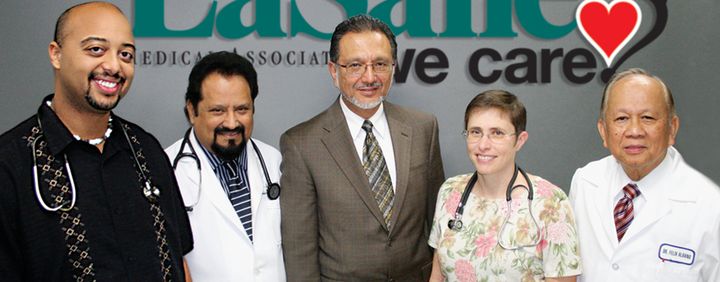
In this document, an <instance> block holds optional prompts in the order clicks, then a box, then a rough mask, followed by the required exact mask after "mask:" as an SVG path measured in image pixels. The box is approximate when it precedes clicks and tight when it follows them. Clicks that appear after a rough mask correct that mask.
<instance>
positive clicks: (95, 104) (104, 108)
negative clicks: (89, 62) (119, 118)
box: [85, 73, 125, 112]
mask: <svg viewBox="0 0 720 282" xmlns="http://www.w3.org/2000/svg"><path fill="white" fill-rule="evenodd" d="M95 76H96V74H95V73H91V74H90V76H89V77H88V79H89V81H90V82H91V83H92V81H93V80H94V79H95ZM116 77H118V78H119V76H118V75H117V74H116ZM118 85H125V78H120V79H119V80H118ZM121 91H122V90H121ZM122 97H123V95H122V94H118V98H117V100H115V102H111V103H105V104H103V103H100V102H99V101H97V100H95V98H93V97H92V96H91V95H90V87H88V90H87V91H86V92H85V101H87V103H88V105H90V107H92V108H93V109H95V110H98V111H100V112H109V111H112V110H113V109H114V108H115V107H117V105H118V103H120V99H122Z"/></svg>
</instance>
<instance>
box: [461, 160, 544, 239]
mask: <svg viewBox="0 0 720 282" xmlns="http://www.w3.org/2000/svg"><path fill="white" fill-rule="evenodd" d="M518 171H519V172H520V173H521V174H522V176H523V177H524V178H525V181H526V182H527V184H528V186H525V185H522V184H518V185H515V186H513V184H514V183H515V180H516V179H517V176H518ZM477 179H478V173H477V171H476V172H475V173H473V175H472V177H470V181H468V184H467V185H466V186H465V190H463V194H462V197H461V198H460V203H458V206H457V208H456V209H455V215H454V216H453V218H452V219H450V220H449V221H448V228H450V229H451V230H453V231H460V230H462V228H463V222H462V214H463V210H464V209H465V204H467V201H468V198H469V197H470V192H472V189H473V187H474V186H475V182H477ZM516 188H524V189H525V190H527V191H528V196H527V200H528V211H529V213H530V217H531V218H532V221H533V223H535V227H536V230H537V236H535V240H534V241H533V242H532V243H530V244H526V245H521V246H516V247H508V246H507V245H506V244H504V243H503V242H502V237H503V236H501V234H503V231H504V230H505V226H506V225H507V223H508V221H509V220H510V214H511V213H512V205H511V203H512V197H511V194H512V191H513V190H515V189H516ZM532 200H533V186H532V182H530V178H529V177H528V176H527V174H526V173H525V171H524V170H522V169H521V168H520V167H518V166H517V165H515V172H514V173H513V176H512V178H511V179H510V182H509V183H508V185H507V189H506V190H505V201H506V202H507V208H508V212H507V216H506V217H505V222H503V224H502V226H501V227H500V232H498V234H497V237H498V238H497V242H498V245H500V247H502V248H503V249H506V250H517V249H520V248H524V247H532V246H536V245H537V244H538V243H540V226H539V225H538V223H537V220H535V216H534V215H533V213H532Z"/></svg>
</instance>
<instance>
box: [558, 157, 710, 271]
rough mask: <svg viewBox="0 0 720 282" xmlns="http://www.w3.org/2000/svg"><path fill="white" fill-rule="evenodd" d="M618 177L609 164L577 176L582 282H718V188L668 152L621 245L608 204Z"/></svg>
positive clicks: (573, 194)
mask: <svg viewBox="0 0 720 282" xmlns="http://www.w3.org/2000/svg"><path fill="white" fill-rule="evenodd" d="M618 173H624V172H623V171H622V169H620V168H619V163H618V162H617V161H616V159H615V158H614V157H612V156H608V157H606V158H604V159H601V160H598V161H594V162H591V163H589V164H588V165H586V166H585V167H583V168H580V169H578V170H577V171H576V172H575V175H574V176H573V180H572V185H571V188H570V202H571V204H572V205H573V208H574V210H575V216H576V223H577V227H578V233H579V236H580V256H581V257H582V263H583V274H582V275H581V276H580V281H613V282H614V281H633V282H638V281H720V280H718V279H720V276H719V275H720V188H718V186H717V185H716V184H715V183H713V182H712V181H711V180H709V179H708V178H707V177H705V176H704V175H702V174H701V173H700V172H698V171H696V170H695V169H693V168H692V167H690V166H689V165H687V164H686V163H685V162H684V161H683V159H682V156H680V153H679V152H678V151H677V150H675V148H672V147H670V148H669V149H668V152H667V155H666V157H665V160H663V162H662V163H661V164H660V165H659V166H658V167H656V168H655V169H654V170H653V171H652V172H651V173H650V174H649V175H648V176H646V178H647V177H650V176H651V175H652V177H657V179H658V181H656V182H655V183H654V184H655V185H653V187H650V190H648V192H647V193H645V192H643V196H644V197H646V199H647V201H646V202H645V203H644V206H643V207H642V210H640V211H639V213H638V214H637V215H636V216H635V219H634V220H633V222H632V223H631V224H630V227H629V228H628V230H627V231H626V233H625V236H624V237H623V239H622V241H621V242H620V243H619V244H618V241H617V235H616V231H615V223H614V217H613V214H612V207H609V204H608V203H609V202H608V201H613V198H611V197H613V195H612V194H613V193H612V192H611V191H610V190H609V189H611V188H610V187H609V186H610V185H609V184H608V183H610V182H611V179H614V178H615V177H618V176H617V174H618ZM641 181H642V180H641ZM616 190H617V189H616ZM678 250H680V251H679V252H677V251H678ZM667 251H671V253H672V254H675V256H672V255H669V253H667ZM691 251H692V252H694V255H690V254H692V252H691ZM679 256H682V257H679ZM661 257H662V258H663V259H665V261H663V259H661ZM691 260H692V261H691ZM673 261H679V262H683V263H686V264H683V263H678V262H673ZM688 264H689V265H688Z"/></svg>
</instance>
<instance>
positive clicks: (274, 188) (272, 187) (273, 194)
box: [173, 127, 280, 212]
mask: <svg viewBox="0 0 720 282" xmlns="http://www.w3.org/2000/svg"><path fill="white" fill-rule="evenodd" d="M191 131H192V127H191V128H188V130H187V131H186V132H185V136H184V137H183V140H182V142H181V143H180V150H179V151H178V153H177V155H175V159H174V160H173V170H176V169H177V165H178V163H179V162H180V160H181V159H182V158H185V157H188V158H191V159H193V161H194V162H195V164H196V167H197V170H198V175H199V178H198V189H197V193H196V195H195V202H194V203H192V204H191V205H188V206H185V210H186V211H189V212H191V211H193V209H195V206H196V205H197V204H198V203H199V202H200V195H201V194H202V193H201V192H202V167H201V166H200V158H198V155H197V153H196V151H195V148H194V146H193V145H192V143H191V142H190V132H191ZM249 140H250V144H252V146H253V149H254V150H255V154H257V156H258V159H260V166H262V170H263V174H264V175H265V182H266V183H267V189H266V190H265V191H266V192H265V194H267V197H268V199H270V200H277V198H278V197H280V184H277V182H272V181H271V180H270V174H268V169H267V166H265V159H263V156H262V153H260V149H259V148H258V147H257V145H255V141H253V140H252V138H250V139H249ZM185 144H187V147H188V148H189V149H190V152H185Z"/></svg>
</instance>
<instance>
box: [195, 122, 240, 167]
mask: <svg viewBox="0 0 720 282" xmlns="http://www.w3.org/2000/svg"><path fill="white" fill-rule="evenodd" d="M193 136H194V138H195V141H196V142H197V143H198V144H200V149H202V151H203V152H204V153H205V156H206V157H207V159H208V161H209V162H210V165H211V166H212V169H213V171H217V169H218V167H219V166H221V165H222V164H223V162H224V160H223V159H221V158H220V157H218V156H217V155H215V153H213V152H210V151H209V150H208V149H206V148H205V146H203V145H202V143H200V139H198V138H197V135H196V134H195V133H194V131H193ZM248 142H249V141H248ZM246 150H247V143H246V144H245V148H244V149H243V150H242V151H240V155H239V156H238V157H237V159H235V161H236V162H237V163H238V166H239V167H240V168H241V169H243V170H246V169H247V154H246Z"/></svg>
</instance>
